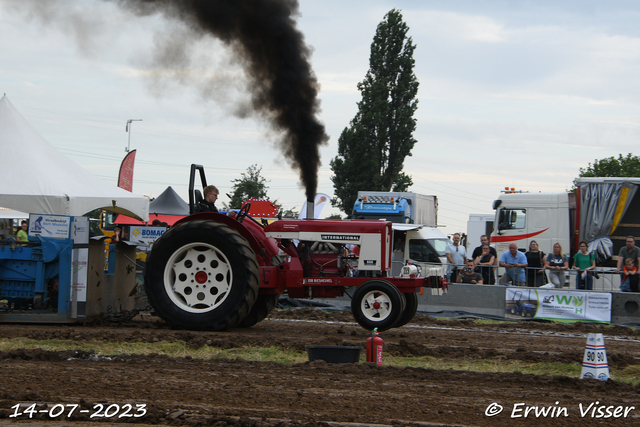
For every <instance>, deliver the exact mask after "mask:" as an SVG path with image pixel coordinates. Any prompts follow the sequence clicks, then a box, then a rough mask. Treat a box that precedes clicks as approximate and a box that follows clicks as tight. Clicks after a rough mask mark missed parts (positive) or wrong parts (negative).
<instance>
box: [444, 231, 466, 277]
mask: <svg viewBox="0 0 640 427" xmlns="http://www.w3.org/2000/svg"><path fill="white" fill-rule="evenodd" d="M445 254H446V255H447V261H449V272H448V274H447V276H448V279H449V282H453V281H454V280H456V277H458V272H459V271H460V268H462V266H463V265H464V260H465V259H466V258H467V252H466V250H465V249H464V246H461V245H460V233H455V234H454V235H453V244H452V245H448V246H447V248H446V249H445Z"/></svg>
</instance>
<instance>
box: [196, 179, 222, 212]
mask: <svg viewBox="0 0 640 427" xmlns="http://www.w3.org/2000/svg"><path fill="white" fill-rule="evenodd" d="M203 191H204V200H203V201H201V202H200V203H199V204H198V208H199V210H198V212H218V208H216V205H215V204H214V203H215V202H216V200H218V195H219V194H220V192H219V191H218V188H217V187H216V186H215V185H207V186H206V187H204V190H203Z"/></svg>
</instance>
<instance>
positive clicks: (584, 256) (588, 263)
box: [573, 241, 596, 291]
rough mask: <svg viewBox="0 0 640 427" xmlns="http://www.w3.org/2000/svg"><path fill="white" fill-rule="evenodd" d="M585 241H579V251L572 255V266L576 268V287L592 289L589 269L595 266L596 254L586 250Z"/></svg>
mask: <svg viewBox="0 0 640 427" xmlns="http://www.w3.org/2000/svg"><path fill="white" fill-rule="evenodd" d="M588 247H589V246H588V245H587V242H585V241H582V242H580V251H579V252H578V253H576V254H575V255H574V256H573V268H574V269H575V270H578V277H577V278H576V289H586V290H588V291H590V290H592V289H593V277H592V276H591V274H592V273H591V271H592V270H593V269H594V268H596V255H595V254H594V253H589V252H588V251H587V248H588Z"/></svg>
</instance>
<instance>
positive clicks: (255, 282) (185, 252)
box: [145, 220, 260, 331]
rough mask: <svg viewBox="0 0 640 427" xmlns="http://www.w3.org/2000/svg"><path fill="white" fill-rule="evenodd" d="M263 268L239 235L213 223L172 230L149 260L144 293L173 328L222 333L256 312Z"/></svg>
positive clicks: (228, 228) (229, 228) (193, 224)
mask: <svg viewBox="0 0 640 427" xmlns="http://www.w3.org/2000/svg"><path fill="white" fill-rule="evenodd" d="M259 272H260V267H259V266H258V262H257V261H256V256H255V253H254V252H253V250H252V249H251V247H250V245H249V242H247V240H246V239H245V238H243V237H242V236H241V235H240V233H238V232H237V231H236V230H234V229H233V228H231V227H228V226H227V225H224V224H219V223H216V222H213V221H208V220H200V221H190V222H186V223H183V224H180V225H178V226H177V227H172V228H171V229H170V230H169V231H167V232H166V233H164V235H163V236H162V237H161V238H160V239H158V240H157V241H156V242H155V244H154V245H153V250H152V251H151V254H150V255H149V257H148V258H147V265H146V272H145V290H146V293H147V298H148V299H149V303H150V304H151V306H152V307H153V308H154V310H155V312H156V314H157V315H158V316H160V317H162V318H163V319H164V320H165V321H167V322H168V323H170V324H171V325H173V326H175V327H179V328H185V329H194V330H212V331H219V330H225V329H228V328H231V327H233V326H235V325H237V324H238V323H239V322H240V321H241V320H242V319H243V318H244V317H245V316H246V315H247V313H249V311H250V310H251V307H252V306H253V304H254V302H255V301H256V298H257V295H258V288H259V287H260V280H259Z"/></svg>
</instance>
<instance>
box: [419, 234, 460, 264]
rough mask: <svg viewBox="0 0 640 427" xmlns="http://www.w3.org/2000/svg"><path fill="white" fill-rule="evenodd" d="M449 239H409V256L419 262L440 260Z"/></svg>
mask: <svg viewBox="0 0 640 427" xmlns="http://www.w3.org/2000/svg"><path fill="white" fill-rule="evenodd" d="M450 243H451V241H449V239H409V258H411V259H412V260H414V261H418V262H440V257H444V256H446V255H445V250H446V249H447V245H449V244H450Z"/></svg>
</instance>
